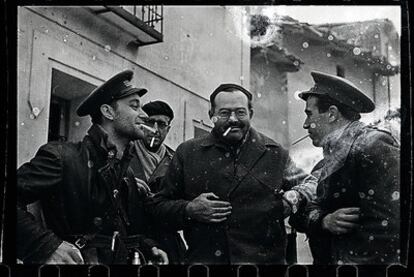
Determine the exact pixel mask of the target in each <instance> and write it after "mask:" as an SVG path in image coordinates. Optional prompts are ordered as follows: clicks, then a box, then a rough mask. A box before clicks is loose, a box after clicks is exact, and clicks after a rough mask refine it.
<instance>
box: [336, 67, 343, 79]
mask: <svg viewBox="0 0 414 277" xmlns="http://www.w3.org/2000/svg"><path fill="white" fill-rule="evenodd" d="M336 75H337V76H339V77H342V78H345V68H344V67H343V66H341V65H337V66H336Z"/></svg>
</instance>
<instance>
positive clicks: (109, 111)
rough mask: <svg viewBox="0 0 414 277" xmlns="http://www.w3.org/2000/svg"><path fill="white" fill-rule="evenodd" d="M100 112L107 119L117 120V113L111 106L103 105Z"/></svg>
mask: <svg viewBox="0 0 414 277" xmlns="http://www.w3.org/2000/svg"><path fill="white" fill-rule="evenodd" d="M100 110H101V114H102V115H103V116H104V117H105V118H107V119H109V120H114V118H115V111H114V109H113V108H112V107H111V106H110V105H108V104H103V105H101V107H100Z"/></svg>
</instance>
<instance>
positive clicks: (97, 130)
mask: <svg viewBox="0 0 414 277" xmlns="http://www.w3.org/2000/svg"><path fill="white" fill-rule="evenodd" d="M88 135H89V136H90V138H91V139H92V141H93V143H94V144H95V145H96V146H99V147H100V148H101V149H102V150H103V151H105V152H107V153H108V156H112V157H116V154H117V149H116V146H115V144H113V143H112V142H111V139H110V138H109V135H108V133H107V132H106V131H105V129H104V128H102V126H101V125H99V124H93V125H92V126H91V128H89V130H88Z"/></svg>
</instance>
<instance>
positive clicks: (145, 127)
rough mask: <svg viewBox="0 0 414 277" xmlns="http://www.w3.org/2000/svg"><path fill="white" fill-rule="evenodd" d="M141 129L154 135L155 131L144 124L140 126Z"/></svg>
mask: <svg viewBox="0 0 414 277" xmlns="http://www.w3.org/2000/svg"><path fill="white" fill-rule="evenodd" d="M141 126H142V128H144V129H147V130H148V131H150V132H153V133H156V132H157V131H156V130H155V129H154V128H151V127H149V126H147V125H145V124H141Z"/></svg>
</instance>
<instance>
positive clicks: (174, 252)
mask: <svg viewBox="0 0 414 277" xmlns="http://www.w3.org/2000/svg"><path fill="white" fill-rule="evenodd" d="M142 109H143V111H144V112H146V113H147V114H148V119H146V120H145V125H147V126H149V127H151V128H153V131H151V130H149V129H144V138H143V139H139V140H136V141H135V142H134V158H133V159H132V161H131V167H132V169H133V170H134V174H135V177H137V178H138V179H140V180H143V181H145V182H146V183H147V184H148V185H149V189H150V190H151V192H153V193H155V192H158V191H159V190H160V189H161V187H160V180H161V178H162V177H163V176H164V175H165V172H166V171H167V168H168V165H169V164H170V162H171V159H172V156H173V155H174V151H173V150H172V149H171V148H169V147H168V146H167V145H166V144H164V140H165V138H166V137H167V135H168V132H169V131H170V127H171V126H170V124H171V121H172V120H173V118H174V112H173V110H172V109H171V107H170V106H169V105H168V104H167V103H165V102H163V101H159V100H158V101H153V102H149V103H147V104H145V105H144V106H143V107H142ZM143 185H145V184H144V183H143ZM153 231H154V233H156V234H155V237H156V239H157V241H158V242H159V243H160V244H161V245H162V247H161V248H162V249H163V250H165V251H166V252H167V254H168V258H169V262H170V263H172V264H177V263H180V262H181V261H182V258H183V255H184V251H185V245H184V242H183V240H182V239H181V236H180V235H179V234H178V233H177V232H176V231H172V232H168V231H165V230H161V228H156V229H154V230H153Z"/></svg>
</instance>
